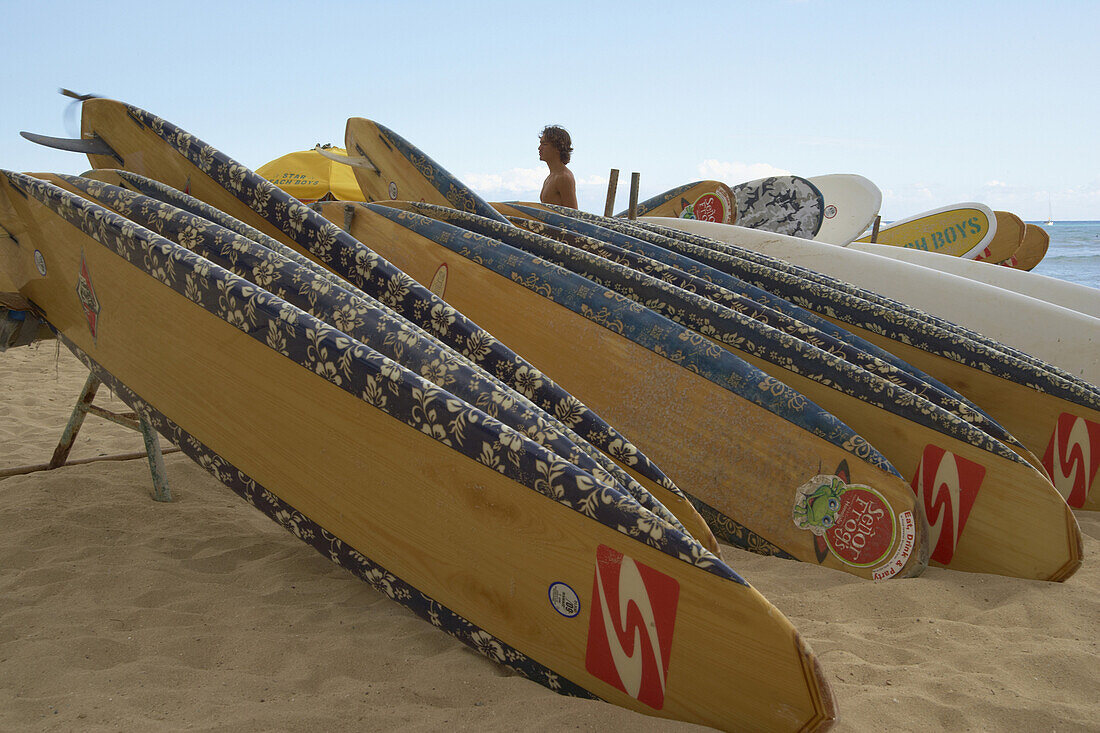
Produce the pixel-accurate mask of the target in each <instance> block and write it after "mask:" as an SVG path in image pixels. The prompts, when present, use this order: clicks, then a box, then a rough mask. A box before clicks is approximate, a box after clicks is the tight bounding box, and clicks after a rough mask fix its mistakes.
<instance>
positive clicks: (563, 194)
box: [539, 125, 577, 209]
mask: <svg viewBox="0 0 1100 733" xmlns="http://www.w3.org/2000/svg"><path fill="white" fill-rule="evenodd" d="M572 153H573V143H572V141H571V140H570V139H569V133H568V132H566V131H565V130H564V129H563V128H561V127H557V126H556V125H548V126H547V127H544V128H543V130H542V135H540V136H539V160H541V161H543V162H544V163H546V166H547V167H548V168H549V169H550V175H548V176H547V177H546V180H545V181H543V182H542V193H540V194H539V201H541V202H542V203H544V204H560V205H562V206H568V207H570V208H572V209H575V208H577V182H576V181H575V180H574V179H573V173H572V171H570V170H569V169H568V168H566V167H565V164H566V163H568V162H569V158H570V156H571V155H572Z"/></svg>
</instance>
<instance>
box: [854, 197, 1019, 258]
mask: <svg viewBox="0 0 1100 733" xmlns="http://www.w3.org/2000/svg"><path fill="white" fill-rule="evenodd" d="M997 224H998V221H997V219H996V217H995V216H994V214H993V211H992V210H990V208H989V207H988V206H985V205H983V204H979V203H973V202H970V203H963V204H953V205H951V206H944V207H942V208H939V209H932V210H931V211H926V212H924V213H923V214H917V215H916V216H911V217H909V218H907V219H901V220H900V221H895V222H893V223H891V224H889V225H887V226H884V227H882V228H881V229H879V232H878V238H877V239H875V240H873V241H875V242H876V243H878V244H888V245H891V246H894V247H906V248H908V249H920V250H924V251H926V252H937V253H939V254H945V255H954V256H955V257H966V258H968V259H972V258H974V257H976V256H977V255H978V254H980V253H981V252H982V250H984V249H985V248H986V247H987V246H989V243H990V242H991V241H992V239H993V237H994V236H995V234H996V232H997ZM856 241H857V242H870V241H872V239H871V235H867V236H865V237H860V238H859V239H857V240H856ZM1009 254H1011V253H1009Z"/></svg>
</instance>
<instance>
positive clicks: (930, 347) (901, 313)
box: [551, 207, 1100, 409]
mask: <svg viewBox="0 0 1100 733" xmlns="http://www.w3.org/2000/svg"><path fill="white" fill-rule="evenodd" d="M551 208H554V209H555V210H558V211H561V213H565V214H567V215H569V216H575V217H576V218H577V219H579V220H583V221H588V222H591V223H594V224H597V225H599V226H602V227H606V228H608V229H612V230H615V231H618V232H620V233H623V234H627V235H629V236H630V237H633V238H635V239H639V240H642V241H645V242H648V243H650V244H656V245H658V246H659V247H661V248H665V249H668V250H670V251H672V252H675V253H678V254H681V255H685V256H686V257H687V258H689V259H691V260H694V261H696V262H697V263H698V265H699V266H698V267H696V268H693V269H687V271H688V272H690V273H691V274H693V275H698V276H700V277H703V278H704V279H705V278H706V269H705V268H704V267H703V266H707V267H711V268H714V269H718V270H721V271H723V272H727V273H729V274H732V275H734V276H736V277H739V278H741V279H743V280H745V281H746V282H748V283H751V284H752V285H755V286H756V287H759V288H762V289H764V290H767V291H769V292H771V293H773V294H774V295H779V296H781V297H783V298H786V299H787V300H789V301H791V302H792V303H794V304H795V305H798V306H800V307H802V308H805V309H806V310H814V311H816V312H818V313H819V314H822V315H825V316H828V317H830V318H836V319H837V320H840V321H843V322H845V323H851V324H852V325H856V326H859V327H861V328H865V329H867V330H869V331H872V332H874V333H878V334H882V335H884V336H886V337H888V338H891V339H894V340H896V341H899V342H902V343H905V344H907V345H910V346H914V347H916V348H919V349H922V350H924V351H928V352H929V353H932V354H937V355H940V356H943V357H945V358H947V359H951V360H952V361H956V362H958V363H960V364H965V365H967V366H970V367H972V368H975V369H980V370H982V371H985V372H989V373H991V374H994V375H995V376H999V377H1002V378H1004V379H1008V380H1011V381H1014V382H1017V383H1019V384H1022V385H1025V386H1027V387H1031V388H1033V389H1036V390H1038V391H1040V392H1045V393H1048V394H1053V395H1056V396H1058V397H1061V398H1062V399H1066V400H1069V401H1070V402H1074V403H1076V404H1080V405H1082V406H1085V407H1089V408H1091V409H1100V395H1098V394H1097V393H1096V392H1095V391H1094V390H1095V388H1093V387H1092V386H1091V385H1088V384H1087V383H1086V382H1083V381H1082V380H1080V379H1077V378H1075V377H1073V376H1071V375H1068V374H1065V373H1064V372H1062V371H1061V370H1059V369H1057V368H1056V367H1053V366H1051V365H1049V364H1045V363H1044V362H1042V361H1040V360H1038V359H1035V358H1034V357H1029V356H1027V355H1026V354H1021V353H1020V352H1017V351H1015V350H1014V349H1011V348H1008V347H1006V346H1004V345H1002V344H998V343H997V342H995V341H992V340H991V339H989V338H988V337H985V336H982V335H980V334H976V333H974V332H972V331H969V330H968V329H964V328H962V327H960V326H957V325H956V324H953V323H950V322H948V321H944V320H943V319H939V318H935V317H933V316H929V315H928V314H926V313H923V312H922V311H920V310H918V309H916V308H913V307H911V306H908V305H905V304H903V303H899V302H897V301H892V300H890V299H888V298H884V297H882V296H880V295H877V294H875V293H872V292H871V291H868V290H864V289H861V288H857V287H855V286H853V285H850V284H848V283H845V282H843V281H840V280H837V279H836V278H832V277H829V276H827V275H821V274H820V273H816V272H814V271H812V270H807V269H806V268H802V267H797V266H795V265H790V264H788V263H786V262H783V261H781V260H777V259H776V258H774V257H769V256H767V255H763V254H760V253H757V252H753V251H752V250H748V249H745V248H743V247H736V246H733V245H730V244H727V243H724V242H718V241H716V240H713V239H709V238H707V237H701V236H698V235H694V234H691V233H688V232H682V231H679V230H675V229H669V228H668V227H663V226H660V225H657V224H652V223H645V224H637V223H634V224H632V223H630V222H624V221H622V220H621V219H613V218H609V217H599V216H595V215H593V214H587V213H585V212H578V211H576V210H574V209H562V208H559V207H551ZM651 256H652V255H651Z"/></svg>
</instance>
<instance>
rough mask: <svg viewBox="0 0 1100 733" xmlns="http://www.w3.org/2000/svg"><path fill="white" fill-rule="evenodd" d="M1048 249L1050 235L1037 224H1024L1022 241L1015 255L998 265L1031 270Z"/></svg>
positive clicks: (1040, 260)
mask: <svg viewBox="0 0 1100 733" xmlns="http://www.w3.org/2000/svg"><path fill="white" fill-rule="evenodd" d="M1049 247H1050V235H1049V234H1047V231H1046V230H1045V229H1043V228H1042V227H1041V226H1039V225H1038V224H1024V241H1022V242H1020V248H1019V249H1017V250H1016V254H1014V255H1012V256H1011V257H1009V258H1008V259H1007V260H1003V261H1002V262H1000V263H999V264H1002V265H1007V266H1008V267H1015V268H1016V269H1017V270H1033V269H1035V266H1036V265H1038V264H1039V263H1040V262H1042V260H1043V258H1044V257H1046V254H1047V249H1048V248H1049Z"/></svg>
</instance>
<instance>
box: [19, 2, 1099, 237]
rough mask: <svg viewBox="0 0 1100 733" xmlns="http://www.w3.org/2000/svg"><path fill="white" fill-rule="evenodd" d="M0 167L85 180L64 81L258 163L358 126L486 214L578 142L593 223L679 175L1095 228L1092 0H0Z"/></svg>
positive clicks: (535, 186)
mask: <svg viewBox="0 0 1100 733" xmlns="http://www.w3.org/2000/svg"><path fill="white" fill-rule="evenodd" d="M0 19H2V23H0V42H2V46H0V47H2V48H3V49H4V50H5V56H6V58H7V63H8V70H7V71H5V72H4V73H3V74H2V75H0V100H2V101H0V168H7V169H10V170H20V171H50V172H61V173H80V172H83V171H84V170H86V169H87V167H88V165H87V161H86V159H85V158H83V156H80V155H77V154H75V153H65V152H60V151H53V150H48V149H45V148H42V147H39V146H36V145H34V144H32V143H30V142H27V141H25V140H23V139H22V138H21V137H19V132H20V131H21V130H28V131H31V132H38V133H41V134H46V135H55V136H64V137H76V136H79V109H78V106H77V105H75V104H71V101H70V100H68V99H66V98H64V97H62V96H60V95H59V94H58V93H57V90H58V88H61V87H65V88H69V89H73V90H76V91H78V92H81V93H94V94H98V95H102V96H106V97H110V98H113V99H118V100H122V101H125V102H128V103H130V104H134V105H136V106H138V107H141V108H143V109H146V110H148V111H150V112H153V113H154V114H157V115H159V116H160V117H163V118H165V119H166V120H169V121H170V122H173V123H175V124H176V125H178V126H180V127H182V128H183V129H185V130H187V131H188V132H191V133H192V134H194V135H195V136H196V137H198V138H200V139H202V140H204V141H205V142H207V143H210V144H212V145H214V146H215V147H217V148H219V149H221V150H222V151H223V152H225V153H227V154H228V155H230V156H231V157H233V158H235V159H236V160H238V161H240V162H241V163H244V164H245V165H247V166H249V167H251V168H258V167H260V166H261V165H263V164H264V163H266V162H268V161H269V160H272V159H274V158H277V157H279V156H280V155H283V154H285V153H288V152H291V151H294V150H304V149H307V148H312V147H313V146H314V145H315V144H316V143H333V144H336V145H342V144H343V138H344V124H345V122H346V120H347V118H348V117H367V118H369V119H373V120H375V121H377V122H380V123H382V124H384V125H386V126H387V127H389V128H391V129H392V130H394V131H396V132H398V133H399V134H401V135H402V136H403V137H405V138H406V139H408V140H409V141H410V142H412V143H413V144H414V145H417V146H418V147H419V148H420V149H421V150H423V151H424V152H425V153H427V154H428V155H429V156H431V157H432V158H434V159H435V161H436V162H438V163H439V164H440V165H442V166H443V167H444V168H446V169H447V170H449V171H450V172H451V173H452V174H454V175H455V176H457V177H458V178H459V179H460V180H462V181H464V182H465V183H467V184H468V185H470V186H471V187H472V188H473V189H474V190H475V191H477V192H478V193H479V194H481V196H483V197H484V198H486V199H488V200H490V201H499V200H533V199H537V197H538V191H539V189H540V188H541V182H542V179H543V178H544V177H545V175H546V172H547V171H546V167H545V164H543V163H541V162H540V161H539V159H538V152H537V146H538V136H539V132H540V131H541V129H542V127H543V126H544V125H547V124H560V125H563V126H564V127H566V128H567V129H568V130H569V131H570V133H571V135H572V137H573V145H574V148H575V151H574V153H573V160H572V162H571V163H570V169H571V170H572V171H573V173H574V175H575V176H576V179H577V184H578V199H579V203H580V207H581V208H582V209H586V210H589V211H596V212H602V210H603V206H604V199H605V196H606V192H607V180H608V173H609V170H610V169H612V168H615V169H618V170H619V171H620V174H619V187H618V197H617V206H616V207H615V209H616V211H619V210H621V209H625V208H626V205H627V200H628V195H629V182H630V175H631V173H633V172H637V173H639V174H640V191H639V197H640V200H644V199H646V198H648V197H650V196H653V195H656V194H658V193H660V192H663V191H666V190H668V189H671V188H673V187H675V186H679V185H681V184H684V183H689V182H692V181H697V180H702V179H716V180H720V181H723V182H724V183H727V184H736V183H741V182H744V181H748V180H752V179H756V178H761V177H764V176H767V175H780V174H796V175H800V176H806V177H810V176H817V175H824V174H829V173H856V174H859V175H862V176H864V177H866V178H868V179H870V180H871V181H872V182H874V183H875V184H876V185H877V186H878V187H879V188H880V189H881V190H882V194H883V202H882V210H881V213H882V215H883V218H884V219H886V220H888V221H889V220H894V219H899V218H903V217H907V216H911V215H913V214H917V213H920V212H923V211H927V210H930V209H933V208H937V207H941V206H946V205H949V204H954V203H959V202H968V201H977V202H980V203H984V204H986V205H988V206H990V207H991V208H993V209H996V210H1003V211H1011V212H1013V213H1016V214H1018V215H1019V216H1021V217H1022V218H1024V219H1028V220H1036V219H1045V218H1046V216H1047V213H1048V207H1049V210H1050V211H1051V212H1052V213H1053V216H1054V218H1055V219H1056V220H1071V219H1084V220H1100V145H1098V144H1097V141H1096V135H1097V132H1098V130H1100V124H1098V120H1100V73H1098V70H1100V50H1098V49H1100V44H1098V43H1097V40H1098V39H1097V35H1098V31H1100V2H1092V1H1081V2H1070V1H1065V2H1059V1H1058V0H1047V1H1046V2H1044V3H1041V4H1040V3H1036V2H1014V1H1012V0H1002V1H1000V2H985V1H975V2H966V1H965V0H956V1H954V2H939V1H932V2H905V1H902V0H894V1H890V2H883V1H881V0H879V1H878V2H862V1H852V2H841V1H839V0H775V1H773V2H763V1H761V0H755V1H752V2H740V1H736V0H733V1H727V2H706V1H700V2H684V3H669V2H629V3H627V2H622V3H619V2H602V3H601V2H593V1H592V0H589V1H588V2H571V1H563V2H539V3H523V2H517V1H516V0H512V1H511V2H476V0H467V2H462V3H456V2H414V1H412V0H407V1H405V2H326V1H325V0H317V1H315V2H310V3H303V2H282V1H281V0H270V1H268V2H232V1H230V2H226V1H224V0H223V1H221V2H208V1H207V0H193V1H192V2H188V3H171V4H167V3H153V2H147V1H144V2H109V3H87V2H82V3H76V2H49V0H41V1H39V2H27V1H26V0H18V1H13V0H0Z"/></svg>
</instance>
